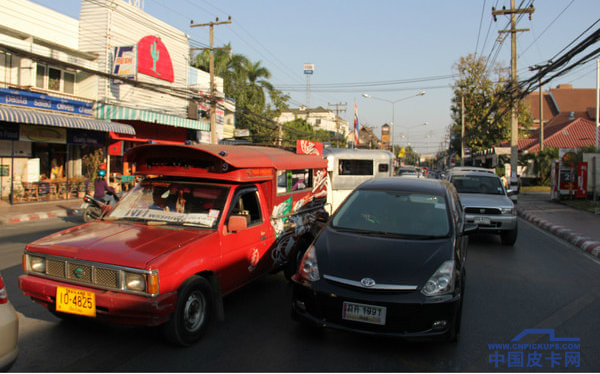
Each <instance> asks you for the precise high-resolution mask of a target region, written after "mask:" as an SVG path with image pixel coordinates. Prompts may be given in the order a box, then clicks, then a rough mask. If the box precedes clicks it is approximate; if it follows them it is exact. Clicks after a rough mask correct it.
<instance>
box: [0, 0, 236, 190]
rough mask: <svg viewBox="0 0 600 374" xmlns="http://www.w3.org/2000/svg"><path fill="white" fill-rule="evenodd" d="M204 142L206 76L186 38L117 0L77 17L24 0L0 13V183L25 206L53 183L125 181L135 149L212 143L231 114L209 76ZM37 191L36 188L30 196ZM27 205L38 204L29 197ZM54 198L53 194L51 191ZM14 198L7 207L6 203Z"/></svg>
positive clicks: (89, 4) (14, 0) (224, 132)
mask: <svg viewBox="0 0 600 374" xmlns="http://www.w3.org/2000/svg"><path fill="white" fill-rule="evenodd" d="M215 82H216V84H215V85H216V87H215V89H216V94H215V98H216V99H217V111H216V113H217V126H216V130H215V131H214V133H215V134H216V139H212V138H211V136H212V134H211V128H210V122H209V120H208V118H207V116H206V115H203V114H206V112H207V110H209V108H210V104H209V102H210V87H209V75H208V73H206V72H203V71H201V70H198V69H195V68H193V67H191V66H190V48H189V36H188V35H187V34H186V33H184V32H183V31H181V30H178V29H176V28H175V27H172V26H170V25H168V24H166V23H164V22H162V21H160V20H158V19H156V18H154V17H152V16H150V15H148V14H147V13H145V12H144V11H143V10H142V9H140V8H137V7H135V6H133V5H131V4H129V3H127V2H125V1H121V0H106V1H88V0H83V1H82V4H81V13H80V19H79V20H76V19H73V18H71V17H68V16H66V15H63V14H60V13H58V12H55V11H52V10H50V9H47V8H45V7H42V6H39V5H37V4H34V3H32V2H29V1H26V0H5V1H4V2H3V5H2V7H1V8H0V184H1V185H2V197H3V198H5V199H6V198H8V197H9V196H11V191H12V196H13V197H18V198H22V197H25V198H26V199H27V200H28V199H32V197H31V196H29V195H31V193H27V194H28V196H22V194H23V193H25V192H27V191H20V190H21V188H22V187H23V188H24V189H27V190H29V189H31V186H29V185H27V186H25V185H24V184H23V183H25V184H30V183H38V185H43V190H44V191H41V192H42V194H44V195H45V196H49V195H50V194H49V192H50V187H53V184H52V183H51V182H50V181H53V180H60V181H62V180H65V187H60V188H64V189H66V190H68V191H66V193H65V194H63V196H67V195H68V192H69V191H70V190H71V189H72V188H73V187H72V186H71V185H72V183H69V180H70V181H75V180H79V179H84V178H86V177H87V179H88V180H89V179H91V178H93V175H92V174H93V172H94V171H95V170H96V169H97V168H98V167H99V165H98V159H97V154H98V151H99V150H102V151H104V152H102V151H101V152H100V153H104V154H105V158H104V159H103V160H102V161H101V163H102V165H101V166H102V167H106V168H107V169H108V171H109V172H113V173H115V174H117V173H118V174H121V173H124V174H128V173H129V172H130V170H129V166H128V165H123V163H122V155H123V152H124V151H126V150H127V149H129V148H131V147H133V146H135V144H139V143H143V142H148V141H151V140H152V141H157V142H175V143H183V142H186V141H197V142H202V141H203V142H217V141H218V140H220V139H222V138H223V137H231V135H232V134H233V119H232V118H233V115H232V113H233V112H234V111H235V107H234V105H233V103H232V102H231V101H230V100H227V99H225V98H224V95H223V82H222V79H220V78H218V77H217V79H216V81H215ZM38 192H39V191H38ZM35 195H36V196H35V197H34V199H38V198H39V197H38V196H37V195H38V193H37V192H36V194H35ZM57 195H61V194H60V193H58V194H57ZM11 201H12V200H11Z"/></svg>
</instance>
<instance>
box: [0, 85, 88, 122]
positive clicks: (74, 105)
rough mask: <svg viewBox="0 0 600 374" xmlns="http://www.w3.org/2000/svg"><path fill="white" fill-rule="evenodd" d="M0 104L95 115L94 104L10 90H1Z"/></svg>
mask: <svg viewBox="0 0 600 374" xmlns="http://www.w3.org/2000/svg"><path fill="white" fill-rule="evenodd" d="M0 104H9V105H16V106H21V107H28V108H36V109H45V110H55V111H57V112H63V113H71V114H78V115H81V116H92V115H93V114H94V113H93V111H92V108H93V104H92V103H86V102H83V101H76V100H69V99H61V98H58V97H52V96H48V95H42V94H39V93H35V92H28V91H19V90H11V89H8V88H0Z"/></svg>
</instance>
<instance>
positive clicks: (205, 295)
mask: <svg viewBox="0 0 600 374" xmlns="http://www.w3.org/2000/svg"><path fill="white" fill-rule="evenodd" d="M177 293H178V296H177V307H176V309H175V312H174V313H173V315H172V316H171V319H170V320H169V321H168V322H167V323H166V324H165V325H164V326H163V333H164V335H165V338H166V339H167V340H168V341H169V342H170V343H172V344H175V345H180V346H190V345H192V344H194V343H195V342H197V341H198V340H200V338H201V337H202V336H203V335H204V333H205V332H206V329H207V328H208V325H209V324H210V321H211V320H212V317H213V314H214V300H213V296H212V291H211V288H210V283H209V282H208V281H207V280H206V279H205V278H203V277H200V276H193V277H191V278H189V279H188V280H186V281H185V282H184V283H183V284H182V285H181V287H180V288H179V291H178V292H177Z"/></svg>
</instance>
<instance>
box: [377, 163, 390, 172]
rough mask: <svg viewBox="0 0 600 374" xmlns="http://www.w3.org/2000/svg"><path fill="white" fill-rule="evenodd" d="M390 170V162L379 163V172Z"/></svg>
mask: <svg viewBox="0 0 600 374" xmlns="http://www.w3.org/2000/svg"><path fill="white" fill-rule="evenodd" d="M389 170H390V166H389V165H388V164H379V172H380V173H387V172H388V171H389Z"/></svg>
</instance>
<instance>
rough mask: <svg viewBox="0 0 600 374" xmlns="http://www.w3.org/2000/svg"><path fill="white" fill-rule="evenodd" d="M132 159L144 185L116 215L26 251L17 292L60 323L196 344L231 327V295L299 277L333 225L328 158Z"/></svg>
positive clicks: (193, 155) (199, 151) (171, 148)
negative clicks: (280, 275)
mask: <svg viewBox="0 0 600 374" xmlns="http://www.w3.org/2000/svg"><path fill="white" fill-rule="evenodd" d="M125 159H126V161H128V162H129V163H131V164H132V165H134V167H135V170H136V175H142V176H144V177H145V178H144V179H143V181H142V182H141V183H139V184H138V185H137V186H136V187H135V188H133V189H132V190H131V191H130V192H128V193H127V194H126V195H125V196H124V197H123V198H122V199H121V201H120V202H119V203H118V204H117V205H116V206H115V207H114V208H113V209H112V210H111V211H110V212H109V213H108V214H106V215H104V217H103V218H102V219H101V220H98V221H93V222H90V223H86V224H83V225H80V226H76V227H73V228H70V229H67V230H65V231H62V232H58V233H56V234H53V235H50V236H48V237H46V238H43V239H40V240H37V241H35V242H33V243H31V244H29V245H27V247H26V248H25V253H24V255H23V269H24V271H25V274H24V275H22V276H20V277H19V287H20V288H21V290H22V292H23V293H24V294H25V295H28V296H30V297H31V298H32V299H33V300H34V301H36V302H38V303H40V304H42V305H44V306H45V307H47V308H48V309H49V310H50V311H51V312H52V313H54V314H56V315H57V316H59V317H61V318H70V317H81V316H86V317H87V318H95V319H102V320H106V321H109V322H115V323H119V324H126V325H144V326H157V325H162V326H163V330H164V333H165V336H166V338H167V339H168V340H169V341H171V342H173V343H175V344H179V345H190V344H193V343H194V342H196V341H197V340H198V339H200V338H201V336H202V335H203V334H204V332H205V331H206V328H207V327H208V324H209V322H210V320H211V319H212V318H213V317H219V318H220V319H223V315H224V312H223V303H222V297H223V296H224V295H227V294H228V293H230V292H232V291H234V290H235V289H237V288H239V287H242V286H243V285H245V284H247V283H248V282H250V281H252V280H254V279H256V278H257V277H260V276H261V275H264V274H267V273H270V272H272V271H274V270H279V269H283V270H284V271H285V272H286V275H287V276H291V275H292V274H293V273H294V272H295V271H296V268H297V266H298V263H299V258H300V257H301V256H302V254H303V252H304V251H305V250H306V248H307V247H308V245H309V244H310V242H311V241H312V238H313V237H314V236H315V235H316V231H317V230H318V228H319V226H320V224H319V223H320V222H321V221H322V217H321V215H324V217H326V213H325V211H324V204H325V202H326V198H327V196H326V194H327V193H326V183H327V180H326V168H327V161H326V160H325V159H323V158H322V157H318V156H309V155H299V154H295V153H293V152H289V151H285V150H282V149H277V148H268V147H254V146H227V145H206V144H203V145H198V146H191V145H159V144H149V145H142V146H138V147H135V148H133V149H131V150H130V151H129V152H128V153H127V154H126V155H125Z"/></svg>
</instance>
